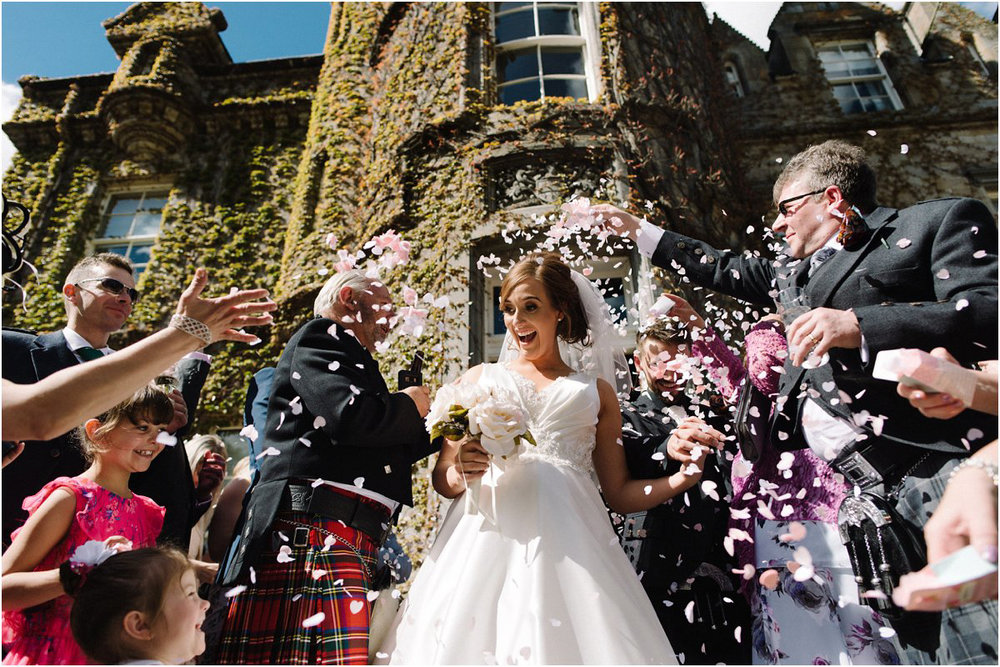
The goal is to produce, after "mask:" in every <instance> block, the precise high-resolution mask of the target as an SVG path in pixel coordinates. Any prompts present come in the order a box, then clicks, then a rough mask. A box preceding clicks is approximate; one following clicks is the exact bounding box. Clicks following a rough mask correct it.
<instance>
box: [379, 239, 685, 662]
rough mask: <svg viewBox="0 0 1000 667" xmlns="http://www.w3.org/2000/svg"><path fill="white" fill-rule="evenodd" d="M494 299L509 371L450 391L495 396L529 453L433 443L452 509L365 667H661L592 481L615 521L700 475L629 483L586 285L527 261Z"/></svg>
mask: <svg viewBox="0 0 1000 667" xmlns="http://www.w3.org/2000/svg"><path fill="white" fill-rule="evenodd" d="M500 298H501V306H502V309H503V312H504V322H505V324H506V326H507V329H508V343H509V344H510V345H511V349H512V350H513V351H514V352H516V356H514V355H513V354H511V355H508V356H513V357H514V358H512V359H509V360H507V361H505V362H504V361H502V362H501V363H499V364H484V365H481V366H477V367H475V368H472V369H470V370H469V371H468V372H467V373H466V374H465V375H464V376H463V377H462V379H461V382H462V383H479V384H480V385H484V386H490V387H499V388H502V389H504V390H506V391H508V392H510V395H512V396H514V397H516V399H517V401H518V402H519V403H520V406H521V408H522V409H523V410H524V412H525V413H526V414H527V416H528V428H529V430H530V431H531V433H532V435H533V436H534V438H535V440H536V442H537V444H536V445H531V444H528V443H522V444H521V445H519V446H518V448H517V449H516V450H515V452H514V454H512V455H510V456H508V457H507V458H506V460H502V461H490V460H489V457H488V455H487V454H486V452H485V450H484V449H483V448H482V447H481V446H480V444H479V443H478V442H477V441H474V440H468V439H465V440H461V441H448V440H446V441H445V444H444V447H443V448H442V451H441V455H440V457H439V459H438V462H437V465H436V466H435V469H434V474H433V480H434V488H435V489H436V490H437V491H438V492H439V493H441V494H442V495H444V496H446V497H449V498H455V497H458V496H460V495H462V494H465V496H466V498H465V499H464V501H463V500H462V499H460V500H458V501H457V502H455V503H453V504H452V506H451V508H450V509H449V511H448V514H447V516H446V518H445V520H444V522H443V524H442V526H441V528H440V531H439V533H438V535H437V538H436V540H435V542H434V545H433V547H432V549H431V551H430V553H429V554H428V556H427V558H426V559H425V561H424V563H423V566H422V567H421V568H420V570H419V572H418V573H417V575H416V578H415V579H414V581H413V585H412V587H411V589H410V592H409V594H408V596H407V598H406V601H405V602H404V604H403V606H402V608H401V609H400V611H399V614H398V615H397V617H396V620H395V623H394V626H393V628H392V629H391V630H390V631H389V635H388V637H389V638H388V640H387V643H386V644H385V645H383V646H382V647H381V648H380V650H379V651H378V652H377V658H378V659H379V660H381V661H385V660H386V659H388V660H389V661H390V662H391V663H398V664H515V663H517V664H525V663H528V664H583V663H601V664H676V661H675V658H674V653H673V651H672V650H671V648H670V645H669V643H668V641H667V638H666V636H665V635H664V633H663V630H662V628H661V627H660V624H659V622H658V620H657V617H656V614H655V613H654V611H653V609H652V607H651V606H650V602H649V599H648V598H647V596H646V594H645V593H644V592H643V589H642V587H641V586H640V584H639V581H638V578H637V577H636V574H635V572H634V571H633V570H632V567H631V566H630V564H629V561H628V559H627V558H626V556H625V554H624V552H623V551H622V549H621V547H620V546H619V544H618V540H617V538H616V536H615V534H614V531H613V530H612V528H611V524H610V521H609V518H608V514H607V510H606V509H605V506H604V502H603V501H602V500H601V493H599V492H598V488H597V486H596V484H595V481H594V478H593V473H594V472H595V471H596V473H597V479H598V480H599V481H600V488H601V492H603V495H604V498H605V500H607V502H608V504H609V505H610V506H611V507H612V508H613V509H615V510H616V511H618V512H622V513H625V512H635V511H640V510H644V509H648V508H651V507H654V506H655V505H658V504H660V503H662V502H664V501H666V500H667V499H668V498H671V497H672V496H674V495H676V494H677V493H680V492H682V491H683V490H685V489H687V488H689V487H690V486H692V485H693V484H695V483H697V481H698V479H699V478H700V476H701V475H700V471H695V470H691V471H690V472H691V474H689V475H685V474H683V473H677V474H676V475H674V476H671V477H664V478H660V479H655V480H633V479H630V478H629V475H628V471H627V469H626V465H625V455H624V453H623V451H622V446H621V439H620V438H621V414H620V412H619V406H618V401H617V398H616V396H615V390H614V389H613V388H612V385H611V384H609V382H608V381H606V380H605V379H602V378H595V377H594V376H593V375H591V374H590V373H594V372H596V373H598V374H600V375H602V376H604V377H607V378H608V379H609V380H610V381H611V382H614V381H615V377H614V376H615V373H614V364H613V363H608V358H609V355H607V354H606V351H607V350H606V347H607V344H609V342H610V341H609V340H608V339H607V336H606V335H605V332H606V330H607V329H608V327H610V322H609V321H601V320H606V319H607V308H606V306H604V301H603V299H602V298H601V297H600V295H599V294H598V293H597V291H596V289H594V287H593V286H592V285H591V284H590V283H589V281H587V279H586V278H584V277H583V276H581V275H580V274H578V273H575V272H571V271H570V270H569V268H568V267H567V266H566V265H565V264H563V263H562V261H561V260H560V259H559V257H558V256H557V255H555V254H552V253H544V254H536V255H530V256H528V257H526V258H524V259H522V260H521V261H520V262H518V263H517V264H516V265H515V266H514V267H513V268H512V269H511V271H510V272H509V273H508V275H507V277H506V278H505V280H504V282H503V285H502V286H501V293H500ZM588 321H589V324H590V326H588ZM588 334H589V338H591V339H593V341H592V342H593V343H594V345H593V346H592V347H589V348H587V349H586V350H585V352H584V355H583V356H584V358H583V360H580V359H577V358H576V357H578V356H579V355H578V354H571V353H570V352H568V350H570V349H571V347H575V349H576V350H577V351H579V350H580V349H581V347H580V345H579V343H581V341H584V339H587V338H588ZM560 340H561V341H563V345H562V347H563V354H560V344H559V341H560ZM573 344H576V345H575V346H574V345H573ZM565 357H570V360H571V361H573V362H574V364H575V365H576V366H577V367H576V368H573V367H571V366H569V365H567V363H566V361H565V360H564V358H565ZM501 359H503V357H501ZM622 360H623V361H624V357H622ZM598 362H600V363H598ZM581 368H582V370H583V371H585V372H578V369H581ZM586 371H589V373H588V372H586ZM467 487H468V488H467ZM470 496H472V497H470Z"/></svg>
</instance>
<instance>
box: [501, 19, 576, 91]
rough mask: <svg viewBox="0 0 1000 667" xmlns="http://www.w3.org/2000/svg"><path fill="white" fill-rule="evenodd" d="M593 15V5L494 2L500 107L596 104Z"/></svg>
mask: <svg viewBox="0 0 1000 667" xmlns="http://www.w3.org/2000/svg"><path fill="white" fill-rule="evenodd" d="M593 11H594V8H593V3H577V2H568V3H566V2H497V3H494V5H493V17H494V24H493V25H494V31H495V35H496V44H497V49H496V50H497V56H496V71H497V81H498V92H499V98H500V102H501V103H503V104H513V103H514V102H519V101H522V100H524V101H532V100H539V99H544V98H546V97H573V98H577V99H581V98H582V99H587V100H589V99H594V98H595V97H596V95H595V94H594V91H595V89H596V85H595V84H594V83H593V80H594V79H595V76H596V75H595V69H596V68H595V64H594V63H593V62H592V61H593V60H594V58H593V57H592V56H591V55H590V54H591V51H592V49H590V48H588V43H589V42H592V41H594V38H592V37H590V35H593V34H596V20H595V19H594V17H593V16H592V15H591V14H592V13H593Z"/></svg>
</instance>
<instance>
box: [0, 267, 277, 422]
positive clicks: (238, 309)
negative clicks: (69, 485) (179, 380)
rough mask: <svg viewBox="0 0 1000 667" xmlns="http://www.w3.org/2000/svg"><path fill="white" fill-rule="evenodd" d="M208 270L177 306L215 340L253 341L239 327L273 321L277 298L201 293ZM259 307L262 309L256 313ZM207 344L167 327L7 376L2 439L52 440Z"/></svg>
mask: <svg viewBox="0 0 1000 667" xmlns="http://www.w3.org/2000/svg"><path fill="white" fill-rule="evenodd" d="M207 282H208V274H207V273H206V272H205V270H204V269H198V270H197V271H196V272H195V277H194V279H193V280H192V281H191V284H190V285H189V286H188V288H187V290H185V291H184V294H183V295H182V296H181V299H180V302H179V303H178V304H177V312H178V313H179V314H181V315H184V316H186V317H190V318H192V319H195V320H198V321H199V322H202V323H203V324H205V325H206V326H207V327H208V329H209V331H210V332H211V335H212V340H234V341H241V342H252V341H254V340H255V339H256V336H254V335H252V334H247V333H241V332H238V331H236V330H235V329H236V328H238V327H244V326H258V325H264V324H270V323H271V316H270V315H269V314H267V313H268V311H271V310H274V309H275V308H276V307H277V306H276V304H275V303H274V302H273V301H270V300H266V301H256V300H258V299H263V298H265V297H266V296H267V290H264V289H253V290H242V291H239V292H234V293H233V294H229V295H227V296H224V297H218V298H213V299H205V298H201V296H200V294H201V291H202V290H203V289H204V288H205V285H206V284H207ZM255 313H261V314H260V315H256V314H255ZM204 345H205V342H204V341H203V340H201V339H200V338H196V337H195V336H193V335H191V334H189V333H185V332H184V331H181V330H180V329H175V328H173V327H168V328H166V329H164V330H163V331H160V332H158V333H155V334H153V335H152V336H150V337H149V338H146V339H145V340H142V341H140V342H138V343H135V344H134V345H130V346H128V347H127V348H125V349H124V350H120V351H118V352H115V353H114V354H109V355H107V356H106V357H104V358H103V359H98V360H97V361H92V362H90V363H87V364H81V365H78V366H73V367H71V368H66V369H63V370H61V371H59V372H58V373H54V374H52V375H50V376H48V377H47V378H45V379H43V380H41V381H39V382H36V383H34V384H30V385H22V384H15V383H13V382H9V381H7V380H4V381H3V439H4V440H49V439H52V438H55V437H57V436H59V435H62V434H63V433H66V432H67V431H69V430H71V429H73V428H75V427H76V426H79V425H80V424H82V423H83V422H84V421H86V420H87V419H89V418H90V417H93V416H95V415H98V414H100V413H101V412H103V411H105V410H107V409H109V408H111V407H112V406H114V405H117V404H118V403H121V402H122V401H124V400H125V399H126V398H128V397H129V396H131V395H132V394H134V393H135V392H136V391H137V390H138V389H139V388H141V387H142V385H144V384H145V383H147V382H149V381H150V380H152V379H153V378H154V377H156V375H157V374H158V373H161V372H163V371H164V370H166V369H167V368H169V367H170V366H171V365H172V364H173V363H175V362H176V361H177V360H178V359H180V358H181V357H183V356H184V355H185V354H188V353H189V352H192V351H194V350H197V349H198V348H200V347H202V346H204Z"/></svg>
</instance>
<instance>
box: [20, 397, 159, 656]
mask: <svg viewBox="0 0 1000 667" xmlns="http://www.w3.org/2000/svg"><path fill="white" fill-rule="evenodd" d="M172 418H173V404H172V403H171V402H170V398H169V397H168V396H167V394H165V393H164V392H163V391H161V390H159V389H157V388H155V387H154V386H152V385H150V386H148V387H146V388H144V389H141V390H140V391H139V392H137V393H136V394H135V395H134V396H133V397H132V398H131V399H129V400H128V401H125V402H124V403H121V404H119V405H117V406H115V407H114V408H112V409H111V410H109V411H108V412H106V413H104V414H102V415H100V416H99V417H97V418H96V419H90V420H88V421H87V422H86V423H85V424H84V425H83V426H82V427H80V430H79V434H80V440H81V442H82V443H83V447H84V450H85V452H86V454H87V456H88V458H89V459H90V460H91V461H92V463H91V466H90V467H89V468H88V469H87V470H86V471H84V472H83V474H81V475H79V476H77V477H60V478H58V479H55V480H53V481H51V482H49V483H48V484H46V485H45V486H44V487H43V488H42V490H41V491H39V492H38V493H36V494H35V495H33V496H31V497H29V498H26V499H25V501H24V509H25V510H27V511H28V513H29V516H28V520H27V522H25V524H24V526H22V527H21V528H19V529H18V530H16V531H14V533H13V535H12V538H13V542H12V544H11V546H10V548H9V549H7V551H6V552H5V553H4V555H3V577H2V584H3V625H4V627H3V642H4V644H5V645H6V646H8V647H9V652H8V654H7V656H6V657H5V658H4V660H3V664H11V665H26V664H34V665H53V664H86V663H88V662H89V661H88V660H87V658H86V656H85V655H84V653H83V651H81V650H80V647H79V646H77V644H76V642H75V641H74V640H73V635H72V633H71V631H70V626H69V613H70V608H71V606H72V604H73V601H72V599H71V598H70V597H69V596H67V595H66V594H65V591H64V590H63V587H62V584H61V583H60V581H59V566H60V565H61V564H62V563H64V562H65V561H66V560H68V559H69V557H70V556H71V555H72V554H73V552H74V551H75V550H76V548H77V547H78V546H80V545H81V544H83V543H84V542H88V541H90V540H101V541H103V540H107V539H108V538H109V537H114V536H119V537H121V538H125V539H126V540H128V541H131V543H132V547H133V548H139V547H145V546H152V545H154V544H155V543H156V537H157V535H159V533H160V528H161V527H162V526H163V513H164V509H163V508H162V507H160V506H159V505H157V504H156V503H155V502H153V501H152V500H150V499H149V498H146V497H145V496H139V495H135V494H133V493H132V492H131V491H129V488H128V482H129V476H130V475H131V474H132V473H134V472H142V471H144V470H146V469H147V468H149V464H150V462H151V461H152V460H153V459H154V458H155V457H156V455H157V454H159V453H160V451H161V450H162V449H163V444H161V443H160V442H158V441H157V437H158V436H159V435H160V433H162V432H163V429H164V428H165V427H166V425H167V424H168V423H169V422H170V420H171V419H172ZM118 541H121V540H118Z"/></svg>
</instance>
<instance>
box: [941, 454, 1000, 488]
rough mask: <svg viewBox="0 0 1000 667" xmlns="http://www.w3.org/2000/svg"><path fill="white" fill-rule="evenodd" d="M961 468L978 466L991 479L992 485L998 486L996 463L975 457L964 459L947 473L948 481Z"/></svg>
mask: <svg viewBox="0 0 1000 667" xmlns="http://www.w3.org/2000/svg"><path fill="white" fill-rule="evenodd" d="M963 468H979V469H980V470H982V471H983V472H984V473H986V474H987V475H988V476H989V478H990V479H991V480H992V481H993V486H1000V484H998V481H1000V479H998V475H997V467H996V465H995V464H993V463H990V462H989V461H984V460H983V459H975V458H968V459H965V460H964V461H962V462H961V463H959V464H958V465H957V466H955V468H954V469H953V470H952V471H951V474H950V475H948V481H949V482H951V480H952V478H953V477H954V476H955V475H956V474H957V473H958V471H959V470H961V469H963Z"/></svg>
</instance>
